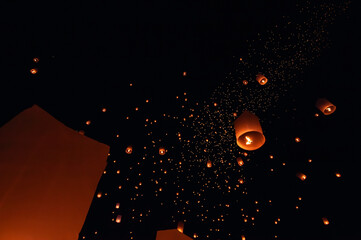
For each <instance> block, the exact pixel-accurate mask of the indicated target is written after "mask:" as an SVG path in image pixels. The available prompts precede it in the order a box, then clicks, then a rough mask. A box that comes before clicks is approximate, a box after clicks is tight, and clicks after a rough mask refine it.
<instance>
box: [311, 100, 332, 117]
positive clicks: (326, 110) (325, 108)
mask: <svg viewBox="0 0 361 240" xmlns="http://www.w3.org/2000/svg"><path fill="white" fill-rule="evenodd" d="M315 106H316V108H318V109H319V110H320V111H321V112H322V113H323V114H324V115H330V114H332V113H333V112H334V111H336V106H335V105H333V104H332V103H331V102H330V101H328V100H327V99H326V98H319V99H317V101H316V104H315Z"/></svg>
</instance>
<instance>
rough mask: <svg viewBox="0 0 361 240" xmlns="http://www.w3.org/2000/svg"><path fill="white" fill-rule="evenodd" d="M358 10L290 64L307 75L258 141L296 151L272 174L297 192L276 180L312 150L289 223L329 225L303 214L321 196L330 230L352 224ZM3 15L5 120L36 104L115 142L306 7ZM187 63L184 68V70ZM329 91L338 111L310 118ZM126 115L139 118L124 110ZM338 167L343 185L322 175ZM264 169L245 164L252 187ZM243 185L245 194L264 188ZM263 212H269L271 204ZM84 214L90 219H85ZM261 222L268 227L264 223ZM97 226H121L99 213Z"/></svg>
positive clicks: (204, 5)
mask: <svg viewBox="0 0 361 240" xmlns="http://www.w3.org/2000/svg"><path fill="white" fill-rule="evenodd" d="M326 2H327V1H326ZM359 11H360V8H359V7H358V6H356V4H355V3H354V2H352V3H351V4H350V6H349V9H348V10H347V11H346V13H345V14H343V15H341V16H338V17H337V18H336V20H335V23H334V24H333V25H332V26H330V27H329V28H328V30H329V39H330V42H331V45H330V47H328V48H326V49H324V50H322V52H321V56H320V57H318V58H317V59H316V60H315V62H314V63H313V64H312V66H309V67H307V68H305V69H304V71H303V73H300V75H298V76H297V78H299V79H303V83H302V84H301V85H300V86H298V87H297V88H293V89H290V91H289V93H288V95H285V96H284V97H283V98H282V99H281V100H280V102H278V103H277V106H279V107H275V113H276V114H277V115H278V116H279V119H280V120H278V121H274V124H273V125H272V128H270V129H268V134H269V136H270V137H269V139H271V141H270V142H268V143H267V144H266V145H265V146H264V150H261V151H260V153H261V155H262V154H263V155H267V154H268V153H269V152H270V151H273V152H275V153H276V152H277V153H279V155H280V156H283V157H284V158H290V157H293V158H294V161H295V163H290V171H289V172H287V173H284V174H283V175H281V176H280V177H278V178H276V179H274V180H272V181H273V182H272V181H270V182H269V185H271V183H274V184H278V185H280V186H281V187H280V188H278V189H274V191H275V192H274V193H273V194H276V195H277V196H278V199H282V196H287V197H285V198H287V199H288V198H290V196H289V195H290V194H294V193H290V194H287V193H285V192H283V191H284V189H285V188H284V187H282V186H284V184H285V183H284V182H285V181H287V180H285V179H289V178H288V177H289V176H291V175H292V176H293V175H294V171H296V170H300V169H302V168H304V169H307V167H305V163H304V162H302V161H304V158H303V157H304V156H315V158H316V159H318V162H317V160H316V164H315V167H314V168H313V169H312V171H311V170H310V169H307V170H306V171H309V172H310V174H311V173H312V174H313V179H314V182H313V183H312V182H311V183H307V185H306V186H301V187H300V186H299V185H297V184H295V185H294V186H296V187H295V188H297V189H298V190H299V189H302V190H304V194H305V196H307V197H309V199H311V198H312V199H313V200H314V201H313V202H312V203H311V201H310V202H308V203H306V206H309V208H308V210H305V212H303V213H302V215H301V216H300V217H299V218H297V219H298V220H295V222H296V223H297V224H299V226H300V227H299V228H297V230H295V231H301V230H300V229H302V227H305V228H306V227H309V229H311V230H309V232H312V230H315V231H316V232H317V234H319V235H322V234H324V233H325V232H326V231H323V230H324V229H322V230H320V229H319V228H318V225H317V223H314V222H315V221H316V220H310V223H309V225H307V224H305V223H304V221H307V220H308V219H309V218H310V216H311V218H312V217H314V218H317V220H318V218H319V215H317V214H316V215H315V214H313V211H312V209H314V208H315V206H318V207H319V206H322V207H321V210H319V211H318V213H320V212H322V213H328V214H329V215H332V216H333V219H335V221H336V222H337V223H338V224H339V225H336V224H335V226H332V227H333V228H331V229H332V230H331V231H330V232H327V233H326V236H328V237H330V236H332V234H333V233H337V234H339V235H340V234H341V233H340V232H342V231H345V232H350V234H351V233H354V232H355V231H356V229H355V228H354V223H352V222H349V221H350V220H352V219H355V216H354V214H351V212H352V211H353V209H354V208H353V207H354V205H353V204H355V203H356V201H355V200H354V199H352V198H353V197H354V191H355V190H356V189H357V185H358V181H357V179H356V177H355V175H354V173H355V172H356V170H355V168H354V165H355V164H356V163H357V161H358V160H359V159H360V154H359V153H358V151H357V146H358V144H359V143H360V141H359V134H360V120H361V119H360V113H359V110H360V109H361V106H360V100H359V96H358V95H359V94H358V85H359V84H358V81H360V75H359V66H360V59H359V53H360V40H361V39H360V31H359V29H360V25H359V20H360V17H359V16H358V13H359ZM0 15H1V21H0V28H1V33H2V34H1V35H2V37H1V39H2V44H1V52H2V54H1V73H2V76H1V78H0V79H1V80H0V81H1V88H0V89H1V90H0V91H1V92H0V96H1V103H0V107H1V109H2V114H1V117H0V124H1V125H3V124H4V123H6V122H7V121H8V120H9V119H11V117H12V116H14V115H16V114H17V113H19V112H20V111H21V110H22V109H24V108H26V107H29V106H31V105H32V104H38V105H39V106H40V107H42V108H44V109H45V110H46V111H48V112H49V113H50V114H52V115H53V116H55V117H56V118H57V119H59V120H60V121H62V122H63V123H65V124H66V125H67V126H69V127H72V128H74V129H76V130H85V133H86V135H88V136H90V137H92V138H94V139H97V140H99V141H101V142H104V143H106V144H109V145H110V146H111V147H112V146H113V150H114V148H115V147H114V146H116V147H118V145H115V144H114V135H115V134H120V136H121V137H120V138H121V139H120V140H119V142H120V143H121V144H120V145H121V146H124V145H125V144H128V143H129V142H132V143H134V142H136V141H137V139H139V138H142V137H143V134H144V131H143V128H141V127H140V126H141V123H143V117H144V116H150V117H153V118H157V116H159V115H161V114H163V113H170V114H173V115H177V111H179V104H178V103H177V100H176V98H175V96H182V95H183V94H184V92H186V93H187V96H189V98H190V99H192V101H193V102H200V103H201V102H203V101H204V100H208V99H209V97H210V95H211V93H212V91H213V90H214V89H215V88H216V87H217V86H218V85H220V83H221V82H223V81H225V77H226V76H227V75H228V73H229V72H234V71H235V69H236V68H237V66H238V65H237V64H238V62H239V58H240V57H244V56H246V55H247V51H248V45H247V44H246V41H247V40H252V39H256V38H257V33H263V32H265V31H267V30H268V29H271V28H272V27H273V26H274V25H277V24H279V25H281V24H282V23H284V18H283V16H287V17H288V18H289V19H291V20H292V21H296V22H297V21H300V22H302V19H300V17H302V16H300V15H298V14H296V2H295V1H280V0H276V1H272V2H271V1H266V0H263V1H262V0H254V1H214V0H208V1H188V0H186V1H165V0H161V1H157V2H153V1H138V0H134V1H127V2H122V1H121V2H119V1H118V3H114V2H106V1H97V2H94V1H76V2H73V1H69V2H65V1H57V2H55V1H48V2H45V3H41V2H33V1H30V2H29V1H27V2H21V1H7V2H5V3H2V7H1V14H0ZM34 57H38V58H39V59H40V61H39V63H34V62H33V61H32V59H33V58H34ZM33 67H36V68H38V70H39V72H38V74H36V75H31V74H30V72H29V70H30V69H31V68H33ZM183 72H187V76H186V77H183V76H182V73H183ZM130 84H132V87H130ZM325 96H327V97H328V98H329V99H332V102H333V103H334V104H335V105H336V106H337V111H336V112H335V116H332V118H330V119H329V121H326V120H325V118H322V119H321V120H320V121H318V122H315V121H314V119H312V118H310V117H309V116H312V115H313V114H314V113H315V112H316V109H315V108H314V105H313V104H314V101H315V99H316V98H318V97H325ZM145 99H149V100H150V104H149V105H145V103H144V101H145ZM103 107H105V108H107V113H106V114H107V115H106V116H105V117H104V115H101V111H100V110H101V109H102V108H103ZM135 107H140V108H141V110H143V109H144V112H141V113H140V114H141V116H139V115H135V114H134V113H133V112H134V111H133V110H134V108H135ZM291 108H295V109H297V111H296V112H295V113H294V114H293V115H292V116H291V115H289V114H288V113H285V112H284V111H283V110H284V109H291ZM126 116H131V118H132V119H134V120H132V121H125V119H124V118H125V117H126ZM264 116H266V115H264ZM87 120H91V121H92V124H91V125H90V126H86V125H85V121H87ZM265 121H266V120H265ZM164 128H169V129H172V126H171V125H164ZM159 131H160V132H161V130H159ZM295 134H303V136H304V138H305V139H308V140H309V141H308V143H307V146H306V145H305V146H304V147H302V148H301V149H299V148H297V147H295V146H293V145H292V144H284V143H282V140H285V139H293V137H294V135H295ZM272 139H273V140H275V141H273V142H272ZM277 139H278V140H277ZM340 139H341V140H340ZM340 141H341V142H340ZM122 144H123V145H122ZM139 144H142V143H139ZM305 144H306V143H305ZM120 145H119V146H120ZM285 146H286V148H285ZM306 150H307V154H306V153H305V152H304V151H306ZM122 154H123V152H122ZM258 164H259V165H262V164H264V167H263V168H262V169H265V168H267V167H269V166H272V163H268V162H266V161H264V162H263V161H259V162H258ZM256 165H257V164H256ZM256 165H255V166H256ZM337 169H339V171H341V172H343V173H345V174H344V175H345V177H344V180H343V182H342V184H343V185H342V184H340V183H339V182H336V181H335V179H332V180H330V181H328V180H327V178H328V177H329V176H330V175H332V174H333V173H334V172H335V171H336V170H337ZM263 173H264V172H263V170H262V171H257V170H252V171H251V173H249V174H248V175H250V176H254V178H255V179H261V180H259V182H257V181H256V183H254V185H253V187H254V189H255V188H257V187H259V186H261V185H262V191H265V192H267V191H268V190H267V188H268V187H270V186H269V185H265V182H266V180H267V179H268V175H267V176H264V174H263ZM265 179H266V180H265ZM293 180H294V179H293ZM109 181H110V180H109V179H108V180H107V179H105V180H104V182H105V183H106V182H109ZM103 184H104V183H103ZM250 189H251V190H249V191H250V194H255V195H257V196H261V195H262V193H260V192H257V191H255V190H254V189H253V190H252V187H250ZM298 190H297V191H298ZM297 191H296V190H295V192H297ZM267 194H270V193H267ZM267 194H266V193H265V195H267ZM340 194H341V195H340ZM343 196H344V197H343ZM276 199H277V197H276ZM325 199H326V200H325ZM322 201H326V202H327V204H326V203H325V204H323V203H322ZM96 206H98V205H96ZM279 207H281V206H279ZM92 209H93V210H92V211H93V212H94V215H96V216H102V215H101V213H99V212H101V211H102V210H104V209H108V208H107V206H106V204H104V205H102V207H98V210H94V209H96V208H95V207H94V206H93V208H92ZM306 209H307V208H306ZM286 212H287V211H286V210H283V213H284V214H285V215H287V214H286ZM330 212H333V213H332V214H331V213H330ZM97 214H98V215H97ZM266 214H269V216H273V215H272V214H273V213H272V212H271V211H270V212H269V213H266ZM320 214H321V213H320ZM104 218H105V217H104ZM90 219H92V218H91V217H90ZM91 221H93V222H91ZM264 221H266V220H264ZM356 221H357V220H356ZM88 224H89V226H93V225H96V224H97V222H96V221H95V220H89V222H88ZM302 224H304V225H302ZM100 225H102V224H100ZM165 225H166V224H165ZM260 226H262V227H263V228H260V229H266V230H265V231H266V232H272V230H270V229H272V227H267V226H268V225H267V224H266V223H264V222H261V223H260ZM290 226H292V224H291V223H288V225H286V227H284V228H281V230H279V231H281V232H282V231H286V232H287V228H288V227H290ZM102 227H104V229H108V231H109V232H112V231H113V233H117V234H120V233H119V232H117V231H116V230H114V229H113V228H112V227H109V226H108V225H106V224H104V226H103V225H102ZM91 228H92V227H89V229H91ZM291 228H292V227H291ZM245 229H248V228H247V227H246V228H245ZM292 229H293V228H292ZM295 229H296V228H295ZM292 231H293V230H288V232H287V234H290V232H292ZM309 232H307V233H309ZM305 234H306V233H305ZM327 234H328V235H327ZM337 234H336V235H337ZM344 234H345V235H343V236H346V235H347V233H344ZM296 235H297V234H296ZM280 236H282V234H280ZM107 237H108V238H106V239H113V238H112V237H111V236H110V235H107ZM255 239H256V238H255ZM294 239H296V238H294ZM308 239H311V238H308ZM328 239H331V238H328ZM350 239H351V238H350Z"/></svg>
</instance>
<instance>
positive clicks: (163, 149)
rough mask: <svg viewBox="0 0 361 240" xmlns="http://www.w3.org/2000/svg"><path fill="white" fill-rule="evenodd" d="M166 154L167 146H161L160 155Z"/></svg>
mask: <svg viewBox="0 0 361 240" xmlns="http://www.w3.org/2000/svg"><path fill="white" fill-rule="evenodd" d="M164 154H165V148H164V147H160V148H159V155H164Z"/></svg>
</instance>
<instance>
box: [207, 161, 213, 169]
mask: <svg viewBox="0 0 361 240" xmlns="http://www.w3.org/2000/svg"><path fill="white" fill-rule="evenodd" d="M211 167H212V162H211V160H208V161H207V168H211Z"/></svg>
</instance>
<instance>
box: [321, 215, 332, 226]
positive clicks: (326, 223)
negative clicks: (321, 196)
mask: <svg viewBox="0 0 361 240" xmlns="http://www.w3.org/2000/svg"><path fill="white" fill-rule="evenodd" d="M322 221H323V224H324V225H329V224H330V221H328V219H327V218H325V217H323V218H322Z"/></svg>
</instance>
